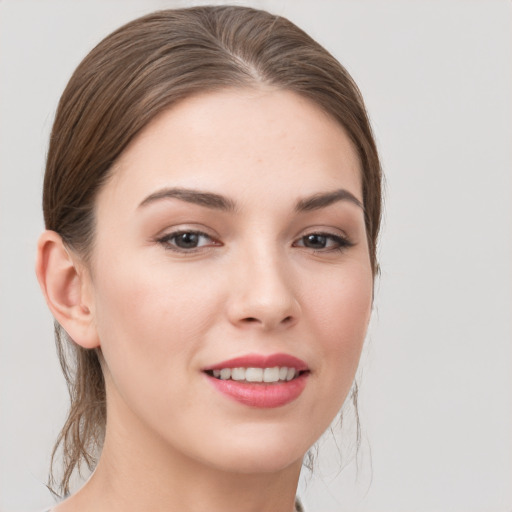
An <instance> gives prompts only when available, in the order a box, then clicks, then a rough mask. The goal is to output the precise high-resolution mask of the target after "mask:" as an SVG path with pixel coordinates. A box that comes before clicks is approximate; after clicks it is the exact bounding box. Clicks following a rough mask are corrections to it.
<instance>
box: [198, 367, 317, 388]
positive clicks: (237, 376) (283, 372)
mask: <svg viewBox="0 0 512 512" xmlns="http://www.w3.org/2000/svg"><path fill="white" fill-rule="evenodd" d="M205 373H206V374H207V375H209V376H210V377H213V378H214V379H219V380H234V381H237V382H250V383H265V384H278V383H282V382H289V381H291V380H294V379H297V378H298V377H300V376H301V375H303V374H305V373H309V370H298V369H297V368H293V367H288V366H274V367H272V368H253V367H248V368H244V367H240V366H239V367H236V368H221V369H215V370H206V371H205Z"/></svg>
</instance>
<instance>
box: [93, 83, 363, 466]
mask: <svg viewBox="0 0 512 512" xmlns="http://www.w3.org/2000/svg"><path fill="white" fill-rule="evenodd" d="M360 174H361V171H360V165H359V162H358V158H357V155H356V153H355V151H354V149H353V147H352V144H351V142H350V141H349V139H348V137H347V136H346V134H345V133H344V131H343V129H342V128H341V127H340V126H339V125H338V123H336V122H335V121H333V120H332V119H330V118H329V117H328V116H326V115H325V114H324V113H323V112H322V111H321V110H320V109H319V108H318V107H317V106H316V105H314V104H313V103H311V102H309V101H308V100H305V99H303V98H301V97H299V96H297V95H295V94H294V93H291V92H284V91H277V90H252V89H251V90H234V91H233V90H231V91H224V92H216V93H211V94H204V95H199V96H196V97H193V98H190V99H187V100H185V101H183V102H181V103H179V104H178V105H176V106H174V107H172V108H171V109H170V110H168V111H166V112H164V113H163V114H161V115H160V116H159V117H158V118H157V119H155V120H154V121H153V122H152V123H151V124H150V125H149V126H148V127H147V128H146V129H145V130H144V131H143V132H142V133H141V134H140V135H139V136H138V137H137V138H136V139H135V141H134V142H133V143H132V144H131V145H130V146H129V147H128V149H127V150H125V152H124V153H123V154H122V156H121V158H120V159H119V161H118V162H117V163H116V166H115V169H114V170H113V174H112V176H111V179H110V180H109V181H108V182H107V184H106V185H105V186H104V187H103V189H102V190H101V192H100V194H99V196H98V198H97V205H96V219H97V224H96V235H95V236H96V238H95V244H94V247H93V253H92V258H91V263H90V272H89V277H88V280H89V281H88V284H87V289H88V292H87V293H88V296H89V301H90V304H91V311H92V314H93V317H94V324H95V329H96V332H97V337H98V340H99V343H100V344H101V350H102V353H103V357H104V371H105V377H106V385H107V403H108V415H109V423H110V424H111V425H112V424H116V422H117V421H118V422H119V424H122V425H123V429H124V430H125V431H126V432H127V435H128V436H129V437H131V440H132V442H133V441H134V439H135V442H136V443H137V442H139V441H140V442H141V443H143V442H144V439H146V440H147V439H152V440H153V441H154V442H157V443H158V444H159V445H160V447H161V449H162V450H163V451H165V453H169V454H172V453H174V454H176V455H178V454H179V456H180V457H185V458H186V459H187V460H193V461H195V462H197V463H200V464H205V465H208V466H210V467H215V468H218V469H223V470H230V471H237V472H265V471H267V472H268V471H275V470H279V469H282V468H285V467H287V466H290V465H291V464H293V463H297V462H298V461H300V460H301V459H302V457H303V455H304V453H305V452H306V451H307V450H308V448H309V447H310V446H311V445H312V444H313V443H314V442H315V441H316V440H317V438H318V437H319V436H320V435H321V434H322V432H323V431H324V430H325V429H326V428H327V427H328V425H329V423H330V422H331V421H332V419H333V418H334V416H335V415H336V413H337V411H338V410H339V409H340V407H341V405H342V403H343V401H344V399H345V397H346V395H347V393H348V391H349V389H350V386H351V383H352V380H353V378H354V374H355V371H356V367H357V364H358V360H359V356H360V352H361V348H362V344H363V340H364V337H365V333H366V328H367V324H368V321H369V317H370V310H371V303H372V287H373V277H372V272H371V268H370V258H369V253H368V245H367V240H366V231H365V224H364V215H363V209H362V206H361V204H360V202H361V201H362V189H361V176H360ZM235 368H236V369H235ZM247 368H250V370H246V369H247ZM155 440H157V441H155Z"/></svg>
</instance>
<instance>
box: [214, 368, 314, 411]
mask: <svg viewBox="0 0 512 512" xmlns="http://www.w3.org/2000/svg"><path fill="white" fill-rule="evenodd" d="M308 375H309V373H303V374H302V375H299V377H297V378H295V379H293V380H290V381H287V382H278V383H276V384H266V383H261V384H260V383H252V382H240V381H236V380H221V379H216V378H215V377H210V376H209V375H207V376H206V377H207V378H208V380H209V381H210V382H211V383H212V385H213V386H214V387H215V388H216V389H217V390H218V391H220V392H221V393H222V394H224V395H226V396H228V397H229V398H231V399H233V400H236V401H237V402H240V403H242V404H244V405H249V406H251V407H260V408H266V409H270V408H273V407H282V406H283V405H286V404H289V403H290V402H293V401H294V400H295V399H297V398H298V397H299V395H300V394H301V393H302V391H304V388H305V387H306V382H307V378H308Z"/></svg>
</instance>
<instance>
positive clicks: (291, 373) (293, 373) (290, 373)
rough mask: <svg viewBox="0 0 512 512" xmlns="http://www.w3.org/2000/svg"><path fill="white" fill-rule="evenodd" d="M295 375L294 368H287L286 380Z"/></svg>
mask: <svg viewBox="0 0 512 512" xmlns="http://www.w3.org/2000/svg"><path fill="white" fill-rule="evenodd" d="M293 377H295V368H288V373H287V374H286V380H292V379H293Z"/></svg>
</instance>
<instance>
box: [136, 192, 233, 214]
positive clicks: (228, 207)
mask: <svg viewBox="0 0 512 512" xmlns="http://www.w3.org/2000/svg"><path fill="white" fill-rule="evenodd" d="M164 199H179V200H180V201H185V202H187V203H192V204H197V205H199V206H205V207H206V208H211V209H214V210H221V211H226V212H232V211H235V210H236V205H235V203H234V201H232V200H231V199H229V198H227V197H225V196H221V195H220V194H214V193H213V192H201V191H200V190H194V189H190V188H163V189H161V190H157V191H156V192H153V193H152V194H150V195H149V196H147V197H146V198H145V199H144V200H143V201H142V202H141V203H140V204H139V208H141V207H143V206H147V205H148V204H151V203H154V202H156V201H161V200H164Z"/></svg>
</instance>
